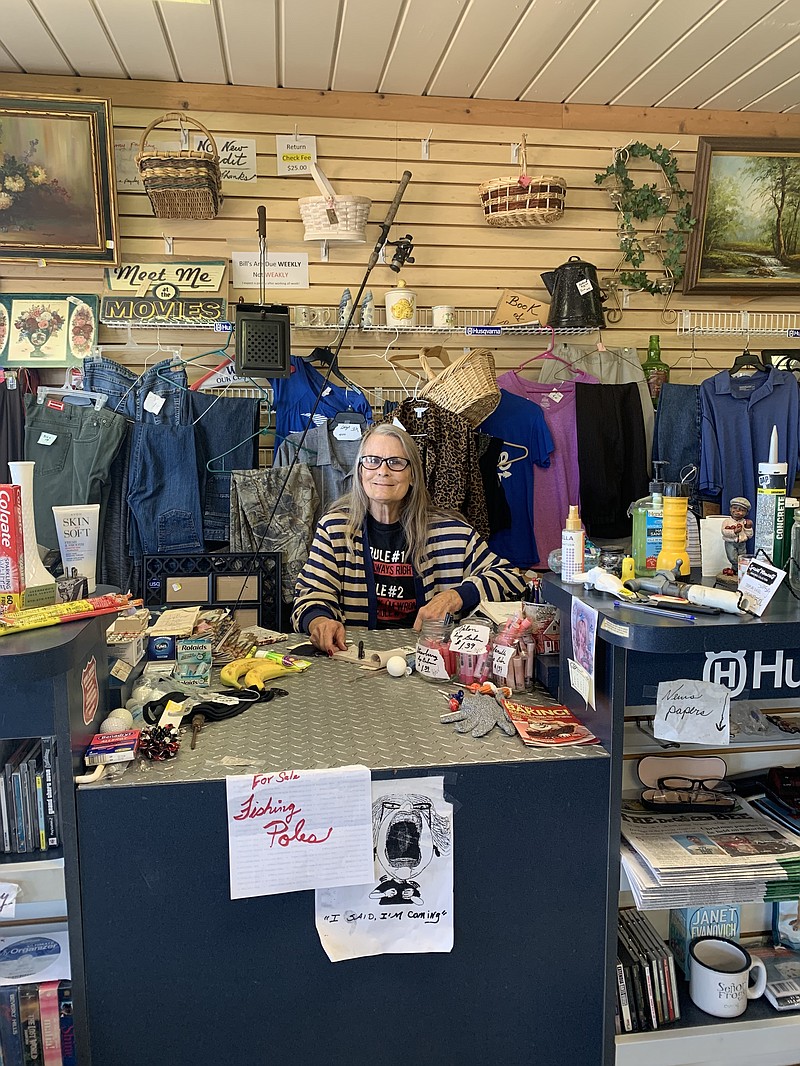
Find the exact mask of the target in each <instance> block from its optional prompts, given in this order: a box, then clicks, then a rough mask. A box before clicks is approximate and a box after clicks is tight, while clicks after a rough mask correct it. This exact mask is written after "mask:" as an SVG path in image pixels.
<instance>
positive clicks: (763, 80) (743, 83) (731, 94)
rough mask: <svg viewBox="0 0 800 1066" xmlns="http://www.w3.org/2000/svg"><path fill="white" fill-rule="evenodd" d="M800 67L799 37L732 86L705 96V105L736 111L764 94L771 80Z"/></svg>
mask: <svg viewBox="0 0 800 1066" xmlns="http://www.w3.org/2000/svg"><path fill="white" fill-rule="evenodd" d="M798 70H800V36H799V37H796V38H795V39H794V41H792V42H790V43H789V44H787V45H786V47H785V48H783V49H782V50H781V51H780V52H777V53H776V54H775V55H773V56H772V57H771V60H770V63H769V65H767V64H766V63H762V64H761V65H760V66H757V67H754V69H753V70H752V71H750V73H749V74H745V75H744V76H743V77H741V78H739V79H738V80H737V81H736V82H734V84H733V85H730V86H729V87H728V88H726V89H723V91H722V92H720V93H716V94H715V95H714V96H711V97H709V99H708V102H707V105H706V106H708V107H717V106H718V105H717V103H716V101H717V100H719V101H720V104H719V106H720V107H730V108H732V109H733V110H734V111H739V110H740V109H741V108H743V107H746V106H747V105H748V104H751V103H753V102H754V101H755V100H758V99H760V98H761V97H762V96H764V94H765V93H768V92H769V91H770V90H771V89H772V88H773V87H774V85H775V80H776V79H777V80H778V82H782V81H784V80H788V79H789V78H792V77H794V75H795V74H796V73H797V71H798Z"/></svg>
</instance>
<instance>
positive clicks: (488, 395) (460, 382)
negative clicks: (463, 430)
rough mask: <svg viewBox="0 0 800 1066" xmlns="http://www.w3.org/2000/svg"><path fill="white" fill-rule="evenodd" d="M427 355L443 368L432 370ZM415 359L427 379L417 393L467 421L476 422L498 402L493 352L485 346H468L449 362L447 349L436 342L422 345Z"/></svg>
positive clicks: (482, 418) (478, 422)
mask: <svg viewBox="0 0 800 1066" xmlns="http://www.w3.org/2000/svg"><path fill="white" fill-rule="evenodd" d="M431 358H437V359H438V360H439V361H440V362H442V363H444V369H442V370H440V371H438V373H437V372H435V371H434V370H433V369H432V368H431V365H430V359H431ZM419 361H420V364H421V366H422V369H423V371H424V372H425V376H426V377H427V379H428V382H427V384H426V385H423V386H422V388H421V389H420V390H419V393H418V394H417V395H418V396H421V397H424V398H425V399H428V400H430V401H431V402H432V403H435V404H438V405H439V407H443V408H444V409H445V410H446V411H452V412H453V413H454V414H457V415H461V417H462V418H465V419H466V420H467V421H468V422H469V423H471V425H473V426H478V425H480V423H481V422H482V421H483V420H484V418H488V417H489V415H490V414H491V413H492V412H493V411H494V409H495V408H496V407H497V405H498V404H499V403H500V390H499V389H498V387H497V374H496V371H495V366H494V356H493V355H492V353H491V352H490V351H489V349H488V348H472V349H469V350H468V351H466V352H464V353H463V354H462V355H459V356H458V357H457V358H456V359H454V360H453V361H452V362H450V356H449V354H448V352H447V349H446V348H443V347H442V346H441V345H436V346H435V347H433V348H423V349H422V351H421V352H420V353H419Z"/></svg>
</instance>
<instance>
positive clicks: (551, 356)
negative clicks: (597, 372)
mask: <svg viewBox="0 0 800 1066" xmlns="http://www.w3.org/2000/svg"><path fill="white" fill-rule="evenodd" d="M545 329H549V330H550V346H549V347H548V348H547V350H546V351H544V352H539V354H538V355H532V356H531V357H530V359H526V360H524V362H522V363H520V364H519V366H518V367H517V371H519V370H522V368H523V367H524V366H527V365H528V363H532V362H533V361H534V359H555V360H556V361H557V362H559V363H563V364H564V366H569V363H568V362H567V360H566V359H562V358H561V356H560V355H556V354H555V352H554V351H553V349H554V348H555V346H556V331H555V329H554V328H553V327H552V326H545Z"/></svg>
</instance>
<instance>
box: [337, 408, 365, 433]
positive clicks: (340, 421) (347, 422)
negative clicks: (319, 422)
mask: <svg viewBox="0 0 800 1066" xmlns="http://www.w3.org/2000/svg"><path fill="white" fill-rule="evenodd" d="M366 424H367V420H366V418H364V416H363V415H362V414H361V412H360V411H354V410H353V408H352V407H350V408H348V409H347V410H346V411H337V412H336V414H335V415H334V416H333V418H329V419H328V425H329V426H331V427H333V426H361V428H362V429H363V428H364V427H365V426H366Z"/></svg>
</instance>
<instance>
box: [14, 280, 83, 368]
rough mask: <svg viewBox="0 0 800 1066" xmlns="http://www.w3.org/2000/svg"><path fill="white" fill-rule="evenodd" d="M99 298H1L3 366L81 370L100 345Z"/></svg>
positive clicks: (62, 296) (63, 296) (51, 294)
mask: <svg viewBox="0 0 800 1066" xmlns="http://www.w3.org/2000/svg"><path fill="white" fill-rule="evenodd" d="M99 302H100V298H99V297H98V296H88V295H86V296H67V295H65V294H64V293H63V292H59V293H45V294H44V295H28V294H24V295H23V294H8V293H3V294H2V295H0V366H3V367H7V368H8V369H17V370H20V369H33V368H34V367H36V368H39V369H44V368H47V367H51V366H52V367H61V366H78V365H80V364H81V363H82V362H83V360H84V358H85V356H87V355H91V353H92V349H93V348H94V346H95V344H96V343H97V311H98V304H99Z"/></svg>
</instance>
